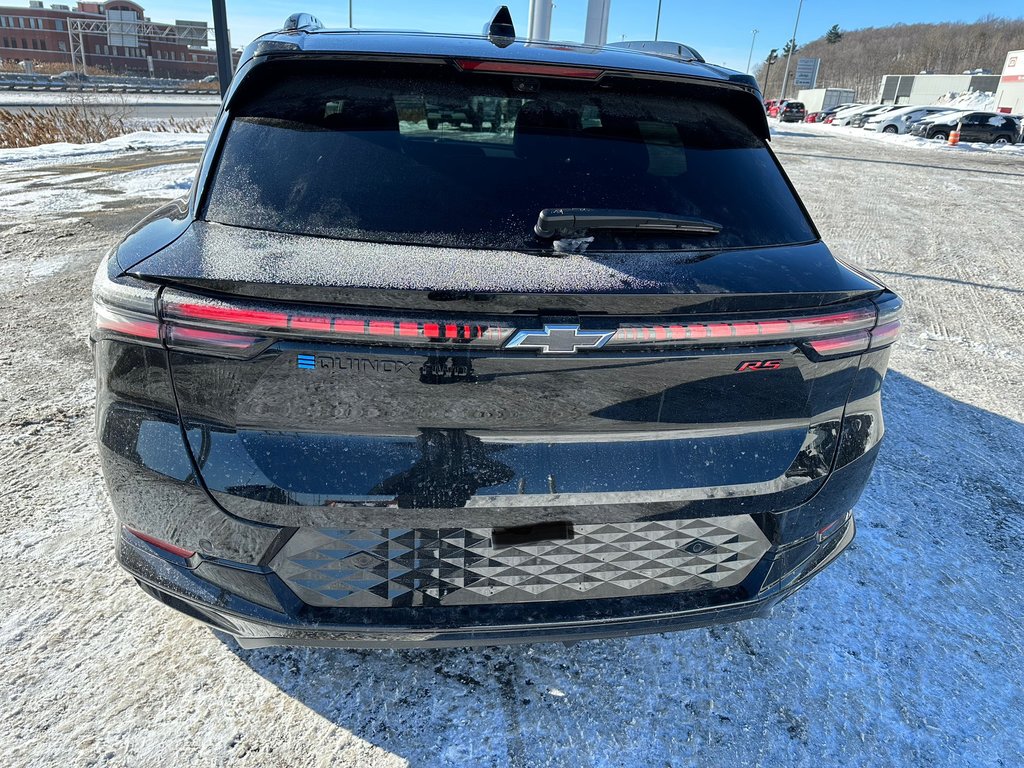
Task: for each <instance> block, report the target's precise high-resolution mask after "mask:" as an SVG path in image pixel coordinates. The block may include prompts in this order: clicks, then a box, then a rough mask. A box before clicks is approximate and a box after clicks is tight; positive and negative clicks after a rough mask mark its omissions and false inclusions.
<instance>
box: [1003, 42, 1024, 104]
mask: <svg viewBox="0 0 1024 768" xmlns="http://www.w3.org/2000/svg"><path fill="white" fill-rule="evenodd" d="M996 109H997V110H999V111H1000V112H1006V113H1008V114H1011V115H1020V114H1024V51H1010V52H1009V53H1008V54H1006V65H1005V66H1004V67H1003V74H1002V75H1001V76H1000V78H999V90H998V91H996Z"/></svg>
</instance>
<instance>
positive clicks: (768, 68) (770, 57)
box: [761, 48, 779, 93]
mask: <svg viewBox="0 0 1024 768" xmlns="http://www.w3.org/2000/svg"><path fill="white" fill-rule="evenodd" d="M778 50H779V49H778V48H772V49H771V51H770V52H769V53H768V59H767V61H766V64H767V66H766V67H765V68H764V88H762V89H761V92H762V93H764V92H765V91H767V90H768V76H769V75H771V73H772V64H774V63H775V62H776V61H778V60H779V57H778V55H777V52H778Z"/></svg>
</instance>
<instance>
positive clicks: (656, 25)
mask: <svg viewBox="0 0 1024 768" xmlns="http://www.w3.org/2000/svg"><path fill="white" fill-rule="evenodd" d="M659 29H661V0H658V16H657V18H655V20H654V39H655V40H657V39H658V30H659Z"/></svg>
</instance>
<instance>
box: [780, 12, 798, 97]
mask: <svg viewBox="0 0 1024 768" xmlns="http://www.w3.org/2000/svg"><path fill="white" fill-rule="evenodd" d="M803 9H804V0H800V5H798V6H797V7H796V23H795V24H794V25H793V37H791V38H790V39H789V55H788V56H786V72H785V74H784V75H783V76H782V93H781V94H780V95H779V101H782V100H783V99H784V98H786V81H787V80H789V62H790V60H791V59H792V58H793V49H794V48H796V28H797V27H799V26H800V11H802V10H803Z"/></svg>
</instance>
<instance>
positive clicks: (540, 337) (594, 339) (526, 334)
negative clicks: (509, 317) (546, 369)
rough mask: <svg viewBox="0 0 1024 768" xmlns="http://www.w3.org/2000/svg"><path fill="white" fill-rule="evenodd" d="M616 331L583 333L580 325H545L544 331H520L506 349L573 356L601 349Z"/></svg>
mask: <svg viewBox="0 0 1024 768" xmlns="http://www.w3.org/2000/svg"><path fill="white" fill-rule="evenodd" d="M614 335H615V331H581V330H580V327H579V326H578V325H545V326H544V330H543V331H519V332H518V333H517V334H516V335H515V336H513V337H512V339H511V340H510V341H509V342H508V344H506V345H505V349H513V348H516V349H539V350H540V351H541V352H543V353H544V354H546V355H547V354H560V355H572V354H575V353H576V352H578V351H579V350H580V349H600V348H601V347H603V346H604V345H605V344H607V343H608V339H610V338H611V337H612V336H614Z"/></svg>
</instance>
